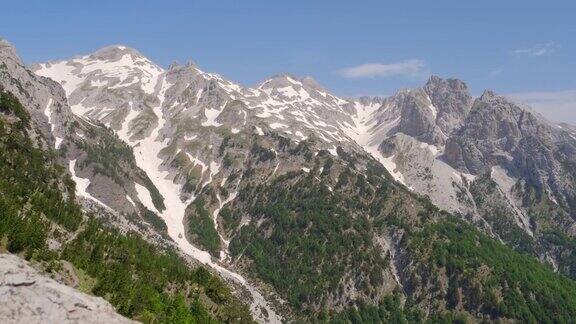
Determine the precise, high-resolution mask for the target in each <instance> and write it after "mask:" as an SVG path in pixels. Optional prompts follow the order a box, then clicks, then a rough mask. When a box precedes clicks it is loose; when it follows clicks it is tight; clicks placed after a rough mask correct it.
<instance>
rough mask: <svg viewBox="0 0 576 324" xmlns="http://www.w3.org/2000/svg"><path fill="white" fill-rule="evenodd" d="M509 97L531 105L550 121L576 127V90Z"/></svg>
mask: <svg viewBox="0 0 576 324" xmlns="http://www.w3.org/2000/svg"><path fill="white" fill-rule="evenodd" d="M508 96H509V97H512V98H515V99H517V100H519V101H522V102H524V103H526V104H528V105H530V106H531V107H532V108H534V110H536V111H537V112H539V113H540V114H542V115H543V116H545V117H547V118H548V119H550V120H553V121H557V122H567V123H570V124H575V125H576V90H563V91H537V92H522V93H511V94H509V95H508Z"/></svg>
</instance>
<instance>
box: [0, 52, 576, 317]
mask: <svg viewBox="0 0 576 324" xmlns="http://www.w3.org/2000/svg"><path fill="white" fill-rule="evenodd" d="M0 61H1V63H0V64H1V65H0V86H1V87H2V89H3V91H4V92H6V93H10V94H12V95H13V96H14V98H15V99H16V100H17V101H18V102H19V103H20V104H21V106H22V107H23V109H24V110H25V112H26V114H27V115H29V118H30V126H29V129H28V130H27V131H25V132H24V133H25V136H26V137H27V138H30V139H31V141H32V143H33V146H34V147H36V148H38V149H41V150H43V151H46V152H52V154H53V162H51V163H53V164H54V165H59V166H61V167H62V172H63V173H64V174H67V175H68V176H69V177H70V180H72V181H73V183H75V187H74V189H73V190H72V191H73V194H72V193H68V195H73V196H74V197H75V198H74V201H77V202H78V203H80V204H81V206H82V208H81V210H82V211H83V214H84V215H85V216H86V215H91V216H89V217H94V218H96V219H99V220H100V221H101V222H103V223H104V225H103V226H105V227H106V228H108V227H110V228H112V229H117V230H119V231H120V233H135V234H131V235H137V236H138V237H141V238H142V239H143V240H144V241H145V242H147V244H151V245H152V246H155V247H158V248H160V249H161V250H166V251H175V252H176V253H177V258H179V259H182V260H185V261H186V262H185V263H186V264H188V266H189V267H191V268H192V269H196V268H197V267H199V266H202V267H206V268H208V269H210V271H212V273H213V274H214V276H216V277H218V278H221V279H222V280H223V282H226V285H227V286H228V287H229V289H230V290H231V293H230V294H231V295H233V297H227V298H230V300H232V299H233V298H238V299H239V300H240V301H241V300H244V301H245V303H246V304H247V306H246V307H247V308H248V309H249V310H250V314H251V316H252V317H253V319H254V320H256V321H258V322H282V321H286V322H292V321H304V322H307V321H319V322H324V321H326V322H334V321H352V322H358V320H359V321H360V322H379V321H381V322H396V321H408V322H423V321H426V320H429V321H442V320H444V321H457V320H464V321H472V322H474V321H484V320H486V321H498V320H516V321H520V322H523V321H527V322H532V321H538V322H545V321H559V322H562V321H564V320H566V321H569V320H570V319H571V318H574V316H575V315H576V289H575V288H576V283H575V282H574V279H575V278H576V239H575V236H576V225H575V223H576V130H575V127H574V126H571V125H567V124H555V123H552V122H550V121H548V120H547V119H545V118H544V117H542V116H540V115H539V114H537V113H535V112H533V111H532V110H531V109H530V108H529V107H526V106H524V105H522V104H521V103H517V102H515V101H513V100H511V99H509V98H506V97H505V96H500V95H497V94H495V93H494V92H492V91H489V90H487V91H485V92H484V93H483V94H482V95H481V96H479V97H474V96H473V95H472V94H471V93H470V90H469V89H468V87H467V85H466V84H465V83H464V82H463V81H461V80H458V79H443V78H440V77H437V76H431V77H430V78H429V79H428V81H427V82H426V83H425V84H424V85H423V86H422V87H421V88H417V89H405V90H400V91H398V92H397V93H395V94H394V95H392V96H390V97H386V98H380V97H362V98H340V97H338V96H335V95H333V94H331V93H330V92H329V91H328V90H327V89H325V88H324V87H322V86H321V85H319V84H318V83H317V82H316V81H315V80H313V79H312V78H310V77H305V78H298V77H295V76H292V75H289V74H282V75H276V76H273V77H271V78H270V79H267V80H265V81H263V82H261V83H260V84H258V85H256V86H254V87H244V86H241V85H239V84H236V83H234V82H232V81H229V80H226V79H225V78H223V77H222V76H220V75H218V74H213V73H208V72H204V71H202V70H200V68H199V67H197V66H196V65H194V64H187V65H184V66H182V65H178V64H172V65H171V66H170V67H169V68H168V69H164V68H162V67H160V66H158V65H156V64H155V63H153V62H152V61H151V60H150V59H148V58H146V57H145V56H144V55H142V54H141V53H139V52H138V51H137V50H135V49H131V48H128V47H125V46H110V47H106V48H103V49H101V50H98V51H96V52H94V53H92V54H88V55H83V56H78V57H75V58H72V59H69V60H63V61H56V62H46V63H40V64H35V65H32V66H26V65H25V64H24V63H23V62H22V61H21V59H20V58H19V57H18V55H17V53H16V50H15V49H14V47H13V46H11V45H10V44H9V43H8V42H6V41H2V42H1V43H0ZM12 115H13V114H11V113H6V114H5V115H3V118H5V119H7V120H8V121H9V120H11V119H10V118H14V117H13V116H12ZM11 116H12V117H11ZM17 116H18V115H16V117H17ZM61 187H64V185H61ZM5 188H6V190H9V188H8V187H5ZM61 191H62V192H66V190H65V189H63V188H61ZM70 232H71V233H72V234H70V235H71V236H73V235H74V234H73V232H74V231H70ZM47 236H48V237H49V238H48V240H50V241H51V242H52V241H54V242H57V243H58V244H56V243H54V244H52V245H51V246H50V244H49V248H48V250H50V251H53V252H54V253H63V251H66V249H62V248H60V245H62V240H60V239H58V238H57V236H55V234H54V233H51V234H47ZM63 256H65V254H61V255H60V257H62V258H63ZM63 259H65V258H63ZM94 276H96V275H94ZM156 289H159V290H161V291H167V290H168V289H167V288H165V287H156ZM207 291H208V290H207ZM88 292H89V293H94V294H98V290H97V289H95V290H90V291H88ZM226 296H228V295H226ZM242 296H246V299H244V298H243V297H242ZM104 297H105V296H104ZM105 298H106V297H105ZM108 299H109V298H108ZM206 300H209V302H208V301H206ZM206 300H204V301H203V302H204V304H203V305H208V306H206V308H207V309H208V310H209V311H208V312H212V313H211V316H212V317H213V318H214V319H215V320H217V321H234V320H233V318H232V317H226V318H224V317H218V315H217V311H215V310H214V309H219V308H218V307H216V308H214V307H213V308H210V305H211V304H210V303H214V301H215V300H217V298H206ZM109 301H110V302H111V303H112V304H113V305H114V306H115V307H116V309H119V312H120V313H121V314H122V315H124V316H128V317H132V318H133V319H136V320H142V321H146V320H145V318H146V317H144V316H143V315H142V314H133V313H130V312H127V311H126V310H125V309H122V308H121V307H119V306H118V304H115V301H114V300H109ZM240 301H237V300H236V299H234V300H233V303H237V302H238V303H239V302H240ZM189 303H190V302H189ZM215 303H216V304H219V302H218V301H216V302H215ZM230 303H232V301H230ZM220 304H225V303H220ZM223 307H224V306H221V307H220V308H223ZM238 308H241V306H238ZM234 309H235V311H234V314H244V313H242V312H240V311H236V308H234ZM146 311H147V312H150V313H153V311H152V310H151V309H149V308H146ZM136 315H138V316H136ZM238 316H239V317H236V319H238V318H242V319H243V318H244V317H243V316H245V315H242V316H240V315H238Z"/></svg>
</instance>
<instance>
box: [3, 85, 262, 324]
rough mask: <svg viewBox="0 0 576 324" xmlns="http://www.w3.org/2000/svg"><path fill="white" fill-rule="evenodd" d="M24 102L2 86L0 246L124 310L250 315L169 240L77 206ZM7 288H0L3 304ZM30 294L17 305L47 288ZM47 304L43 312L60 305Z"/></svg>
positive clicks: (156, 317) (139, 315) (197, 317)
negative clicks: (146, 234)
mask: <svg viewBox="0 0 576 324" xmlns="http://www.w3.org/2000/svg"><path fill="white" fill-rule="evenodd" d="M29 109H33V107H26V106H23V105H22V104H21V103H20V102H19V100H18V99H17V98H16V96H14V95H12V94H11V93H10V92H8V91H6V90H5V89H3V88H1V87H0V238H1V239H0V250H1V251H3V252H5V251H8V252H10V253H13V254H19V255H22V256H23V257H25V258H27V259H30V260H31V261H33V264H34V265H35V266H36V267H37V268H40V269H41V270H42V271H44V272H46V273H48V274H50V275H51V276H53V277H54V278H55V279H57V280H58V281H59V282H61V283H65V284H68V285H70V286H73V287H75V288H77V289H79V290H81V291H83V292H84V293H89V294H94V295H97V296H101V297H104V298H106V299H107V300H108V301H109V302H110V303H111V304H112V305H113V306H114V307H115V308H116V310H117V311H118V312H119V313H121V314H122V315H124V316H126V317H129V318H133V319H137V320H141V321H144V322H158V321H160V322H173V321H203V322H214V321H226V320H231V319H237V320H239V321H247V322H249V321H251V317H250V314H249V312H248V308H247V307H246V306H245V305H243V304H241V303H240V302H239V300H238V299H237V298H236V297H234V296H233V295H232V294H231V292H230V290H229V289H228V288H227V286H226V285H225V284H224V282H223V281H221V280H220V279H218V278H217V277H215V276H213V275H212V274H211V273H210V272H208V271H206V270H205V269H204V268H201V267H196V268H193V269H191V267H190V264H189V263H188V262H187V261H186V260H185V259H183V258H182V257H180V256H178V255H177V254H176V253H175V252H174V250H172V249H170V245H169V244H165V245H159V244H153V243H151V242H148V241H146V240H144V239H143V238H142V237H141V235H140V234H139V233H138V232H136V231H131V230H129V228H126V227H122V228H121V230H118V229H116V228H114V227H111V226H106V225H104V222H105V221H106V218H105V217H103V215H100V214H93V213H85V212H83V211H82V208H81V206H80V205H79V204H78V203H77V202H76V195H75V192H76V190H75V189H76V188H75V183H74V181H73V180H72V178H71V177H70V175H69V174H67V173H66V168H65V167H63V166H62V165H61V164H59V162H58V160H57V155H56V154H55V152H54V151H53V150H52V149H50V148H48V149H45V148H43V147H45V146H46V145H47V143H46V141H45V140H44V138H43V137H42V136H41V135H38V134H40V131H39V130H38V129H37V127H36V126H35V125H34V122H33V120H32V118H31V116H30V114H29V113H28V110H29ZM117 222H118V220H116V219H115V220H114V223H115V224H114V225H116V226H118V225H119V224H117ZM18 275H19V274H18V273H16V274H15V276H16V277H17V276H18ZM29 284H30V282H29V281H27V282H25V283H24V285H29ZM66 290H67V291H70V289H66ZM11 296H12V297H14V296H13V295H8V294H3V295H2V296H1V297H0V299H2V304H5V303H8V302H9V300H10V299H9V298H10V297H11ZM31 297H34V298H33V299H31V300H27V303H28V304H26V305H28V306H23V307H31V305H34V303H36V302H38V303H39V302H42V301H43V300H45V299H43V298H44V297H48V298H50V295H48V296H39V295H36V296H31ZM52 297H53V298H52V300H53V301H55V302H58V298H57V296H52ZM62 306H66V304H62ZM77 307H82V306H81V305H80V306H77ZM88 307H90V305H88ZM35 310H36V309H35ZM71 310H73V309H71ZM50 311H51V312H49V313H47V314H46V316H48V315H49V314H57V313H58V308H57V307H54V308H53V309H51V310H50ZM52 312H53V313H52ZM22 315H24V314H22ZM40 315H41V314H40ZM68 315H70V314H68ZM78 315H79V316H80V312H79V314H78ZM11 316H12V315H11ZM117 317H118V316H117ZM101 319H102V320H103V318H101ZM18 320H19V321H21V320H22V318H18ZM41 320H42V318H41V319H40V321H41ZM43 320H48V318H43Z"/></svg>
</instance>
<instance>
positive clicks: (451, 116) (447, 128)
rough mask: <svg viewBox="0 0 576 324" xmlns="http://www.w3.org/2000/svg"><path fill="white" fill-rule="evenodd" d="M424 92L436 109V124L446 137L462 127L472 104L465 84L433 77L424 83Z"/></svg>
mask: <svg viewBox="0 0 576 324" xmlns="http://www.w3.org/2000/svg"><path fill="white" fill-rule="evenodd" d="M424 91H425V92H426V94H427V95H428V97H429V98H430V101H431V102H432V105H433V106H434V107H436V109H437V112H438V116H437V119H436V124H437V125H438V127H440V129H441V130H442V132H444V133H445V134H447V135H448V134H450V133H451V132H452V131H453V130H454V129H457V128H459V127H460V126H461V125H462V123H463V121H464V119H465V118H466V116H467V115H468V113H469V112H470V109H471V107H472V102H473V99H472V96H471V95H470V91H469V90H468V86H467V85H466V83H464V82H462V81H461V80H459V79H442V78H440V77H438V76H435V75H433V76H431V77H430V79H428V82H426V85H425V86H424Z"/></svg>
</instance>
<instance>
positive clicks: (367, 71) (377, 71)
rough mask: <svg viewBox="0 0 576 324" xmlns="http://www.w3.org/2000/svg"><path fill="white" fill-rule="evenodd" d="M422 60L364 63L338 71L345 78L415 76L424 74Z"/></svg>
mask: <svg viewBox="0 0 576 324" xmlns="http://www.w3.org/2000/svg"><path fill="white" fill-rule="evenodd" d="M425 67H426V64H425V63H424V61H422V60H406V61H402V62H397V63H388V64H385V63H366V64H361V65H357V66H352V67H348V68H345V69H342V70H340V71H339V73H340V75H342V76H344V77H346V78H373V77H390V76H395V75H406V76H417V75H420V74H422V73H423V72H424V69H425Z"/></svg>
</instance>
